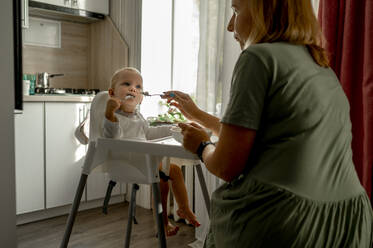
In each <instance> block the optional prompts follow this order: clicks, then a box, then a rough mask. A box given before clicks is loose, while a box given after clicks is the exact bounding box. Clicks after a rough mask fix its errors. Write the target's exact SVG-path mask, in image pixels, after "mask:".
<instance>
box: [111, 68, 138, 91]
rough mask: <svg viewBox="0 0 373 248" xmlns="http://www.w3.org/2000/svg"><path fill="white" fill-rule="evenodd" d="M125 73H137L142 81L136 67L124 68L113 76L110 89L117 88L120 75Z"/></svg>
mask: <svg viewBox="0 0 373 248" xmlns="http://www.w3.org/2000/svg"><path fill="white" fill-rule="evenodd" d="M125 71H131V72H135V73H137V74H138V75H139V76H140V77H141V79H142V76H141V73H140V71H139V70H137V69H136V68H135V67H123V68H120V69H118V70H116V71H115V72H114V74H113V76H112V77H111V80H110V88H112V89H114V88H115V84H116V83H117V81H118V77H119V75H120V73H122V72H125Z"/></svg>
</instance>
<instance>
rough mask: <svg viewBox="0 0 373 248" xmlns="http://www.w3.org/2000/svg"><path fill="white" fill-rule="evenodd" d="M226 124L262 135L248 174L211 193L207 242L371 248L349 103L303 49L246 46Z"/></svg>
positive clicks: (370, 221) (371, 224) (370, 219)
mask: <svg viewBox="0 0 373 248" xmlns="http://www.w3.org/2000/svg"><path fill="white" fill-rule="evenodd" d="M221 122H222V123H227V124H233V125H236V126H241V127H245V128H248V129H254V130H256V131H257V134H256V138H255V143H254V146H253V149H252V151H251V153H250V157H249V160H248V161H247V165H246V170H245V172H244V173H243V174H242V175H240V176H239V177H237V178H236V179H235V180H233V181H232V182H231V183H226V184H224V185H222V186H221V187H220V188H218V189H217V190H216V191H215V192H214V193H213V196H212V204H211V226H210V232H209V234H208V236H207V239H206V242H205V246H206V247H217V248H219V247H286V248H290V247H301V248H305V247H312V248H318V247H320V248H325V247H361V248H363V247H364V248H365V247H366V248H371V247H372V240H373V237H372V229H373V213H372V208H371V205H370V201H369V198H368V196H367V195H366V193H365V191H364V189H363V187H362V186H361V184H360V182H359V179H358V176H357V174H356V171H355V168H354V164H353V161H352V150H351V139H352V136H351V121H350V115H349V103H348V100H347V98H346V96H345V94H344V92H343V89H342V87H341V85H340V83H339V82H338V79H337V78H336V76H335V74H334V73H333V71H332V70H331V69H330V68H323V67H320V66H319V65H317V64H316V63H315V62H314V60H313V58H312V57H311V56H310V54H309V52H308V50H307V48H306V47H304V46H297V45H292V44H289V43H263V44H256V45H252V46H250V47H249V48H247V49H246V50H244V51H243V52H242V53H241V55H240V57H239V59H238V61H237V64H236V66H235V69H234V73H233V78H232V85H231V94H230V102H229V104H228V107H227V109H226V111H225V115H224V117H223V118H222V121H221ZM237 142H240V140H237Z"/></svg>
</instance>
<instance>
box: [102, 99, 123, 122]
mask: <svg viewBox="0 0 373 248" xmlns="http://www.w3.org/2000/svg"><path fill="white" fill-rule="evenodd" d="M120 105H121V101H120V100H119V99H117V98H115V97H110V98H109V100H108V101H107V103H106V112H105V117H106V119H108V120H109V121H112V122H117V121H118V120H117V118H116V117H115V115H114V113H115V111H117V110H118V109H119V108H120Z"/></svg>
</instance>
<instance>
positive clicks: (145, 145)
mask: <svg viewBox="0 0 373 248" xmlns="http://www.w3.org/2000/svg"><path fill="white" fill-rule="evenodd" d="M96 146H101V147H106V148H108V149H110V150H112V151H126V152H136V153H139V152H140V153H146V154H150V155H155V156H163V157H177V158H184V159H191V160H199V158H198V156H197V155H196V154H193V153H191V152H189V151H187V150H185V149H184V147H182V145H181V144H180V143H178V142H177V141H175V140H174V139H173V138H172V137H171V136H170V137H166V138H162V139H157V140H151V141H148V140H130V139H128V140H118V139H109V138H98V139H97V144H96Z"/></svg>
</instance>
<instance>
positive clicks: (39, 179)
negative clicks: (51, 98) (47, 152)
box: [14, 102, 44, 214]
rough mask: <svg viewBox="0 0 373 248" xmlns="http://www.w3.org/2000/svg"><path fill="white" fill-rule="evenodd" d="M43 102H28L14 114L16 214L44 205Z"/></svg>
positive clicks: (40, 207) (42, 207)
mask: <svg viewBox="0 0 373 248" xmlns="http://www.w3.org/2000/svg"><path fill="white" fill-rule="evenodd" d="M43 106H44V104H43V103H41V102H32V103H31V102H30V103H27V102H25V103H24V104H23V107H24V109H23V113H22V114H16V115H15V117H14V118H15V119H14V125H15V164H16V170H15V173H16V204H17V211H16V212H17V214H22V213H28V212H33V211H37V210H42V209H44V107H43Z"/></svg>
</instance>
